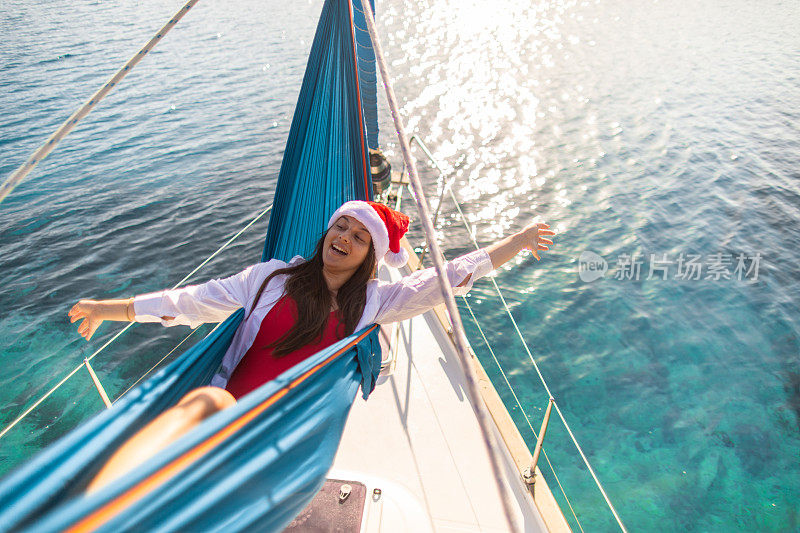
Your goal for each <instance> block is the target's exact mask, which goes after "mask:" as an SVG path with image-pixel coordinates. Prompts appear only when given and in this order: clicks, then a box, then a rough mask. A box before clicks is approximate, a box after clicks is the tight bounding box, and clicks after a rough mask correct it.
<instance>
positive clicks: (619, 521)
mask: <svg viewBox="0 0 800 533" xmlns="http://www.w3.org/2000/svg"><path fill="white" fill-rule="evenodd" d="M417 142H419V140H418V141H417ZM443 192H444V191H443ZM449 192H450V196H451V197H452V199H453V202H454V203H455V206H456V209H458V213H459V215H461V220H462V221H463V222H464V227H465V228H466V230H467V233H468V234H469V236H470V240H471V241H472V244H473V245H474V246H475V248H476V249H477V248H479V246H478V241H477V240H476V239H475V232H474V229H473V228H472V227H471V226H470V224H469V222H467V217H466V215H464V212H463V211H462V210H461V205H460V204H459V203H458V198H456V195H455V193H454V192H453V189H452V188H450V189H449ZM490 279H491V280H492V284H493V285H494V288H495V291H496V292H497V295H498V296H499V297H500V301H501V302H502V303H503V307H504V308H505V311H506V313H507V314H508V316H509V318H510V319H511V323H512V324H513V325H514V330H515V331H516V332H517V335H518V336H519V338H520V340H521V341H522V345H523V346H524V347H525V351H526V352H527V354H528V357H529V358H530V360H531V363H533V367H534V368H535V369H536V373H537V374H538V375H539V379H540V380H541V382H542V385H543V386H544V389H545V391H546V392H547V395H548V396H549V397H550V398H554V396H553V394H552V393H551V392H550V387H549V386H548V385H547V382H546V381H545V379H544V376H543V375H542V372H541V370H540V369H539V365H538V364H536V360H535V359H534V358H533V354H532V353H531V350H530V348H529V347H528V343H527V342H526V341H525V337H524V336H523V335H522V331H520V329H519V326H518V325H517V321H516V320H515V319H514V315H513V314H512V313H511V309H510V308H509V307H508V303H507V302H506V299H505V298H504V297H503V293H502V292H501V291H500V286H499V285H498V284H497V281H496V280H495V278H494V277H492V278H490ZM553 405H554V406H555V408H556V412H557V413H558V416H559V417H560V418H561V422H563V424H564V427H565V428H566V430H567V433H569V436H570V438H571V439H572V442H573V444H575V447H576V448H577V450H578V453H579V454H580V456H581V458H582V459H583V462H584V464H585V465H586V468H588V469H589V473H590V474H591V476H592V478H593V479H594V482H595V484H596V485H597V488H598V489H599V490H600V493H601V494H602V495H603V498H604V499H605V501H606V504H607V505H608V508H609V509H610V510H611V513H612V514H613V515H614V518H615V519H616V521H617V524H618V525H619V527H620V529H621V530H622V531H624V532H625V533H627V531H628V530H627V529H626V528H625V525H624V524H623V523H622V519H621V518H620V517H619V514H617V510H616V508H615V507H614V504H612V503H611V499H610V498H609V497H608V494H607V493H606V491H605V489H604V488H603V485H602V484H601V483H600V480H599V479H598V478H597V474H596V473H595V471H594V468H592V465H591V464H589V460H588V459H587V458H586V455H585V454H584V453H583V449H582V448H581V445H580V444H578V439H576V438H575V435H574V434H573V433H572V429H571V428H570V427H569V424H568V423H567V420H566V418H564V414H563V413H562V412H561V409H560V408H559V406H558V402H556V401H555V398H554V399H553ZM545 456H546V454H545ZM548 462H549V461H548ZM554 473H555V472H554Z"/></svg>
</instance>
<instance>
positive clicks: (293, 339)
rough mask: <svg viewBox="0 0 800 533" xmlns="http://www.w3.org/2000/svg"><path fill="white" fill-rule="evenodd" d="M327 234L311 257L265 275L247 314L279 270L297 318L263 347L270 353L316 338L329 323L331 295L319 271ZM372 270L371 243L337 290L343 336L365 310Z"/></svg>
mask: <svg viewBox="0 0 800 533" xmlns="http://www.w3.org/2000/svg"><path fill="white" fill-rule="evenodd" d="M328 231H330V230H328ZM327 234H328V232H327V231H326V232H325V233H324V234H323V235H322V237H321V238H320V239H319V241H317V246H316V248H315V250H314V255H313V256H311V259H309V260H308V261H304V262H302V263H300V264H298V265H295V266H290V267H286V268H280V269H278V270H276V271H275V272H273V273H272V274H270V275H269V276H267V278H266V279H265V280H264V282H263V283H262V284H261V287H259V289H258V292H257V293H256V297H255V299H254V300H253V306H252V308H251V309H250V314H253V309H255V307H256V304H257V303H258V300H259V298H261V293H263V292H264V289H265V288H266V287H267V285H268V284H269V282H270V280H272V278H274V277H275V276H279V275H281V274H289V279H287V280H286V285H285V287H284V290H283V294H284V295H288V296H289V297H290V298H292V299H293V300H294V301H295V303H296V304H297V315H298V316H297V322H296V323H295V325H294V326H293V327H292V329H290V330H289V331H287V332H286V333H285V334H284V335H283V336H282V337H281V338H279V339H278V340H277V341H275V342H273V343H272V344H269V345H267V346H265V347H264V348H273V349H274V351H273V352H272V353H273V354H274V355H276V356H278V357H280V356H283V355H286V354H289V353H292V352H293V351H295V350H297V349H299V348H302V347H303V346H305V345H306V344H311V343H312V342H319V340H320V339H321V338H322V334H323V333H324V332H325V327H326V326H327V325H328V316H329V315H330V310H331V303H332V299H331V293H330V291H329V290H328V284H327V283H326V282H325V277H324V276H323V275H322V266H323V263H322V253H323V247H324V245H325V236H326V235H327ZM374 273H375V248H374V247H373V246H372V244H370V246H369V250H367V257H365V258H364V262H363V263H361V265H360V266H359V267H358V269H357V270H356V271H355V272H354V273H353V275H352V276H350V279H348V280H347V281H346V282H345V283H344V285H342V286H341V287H340V288H339V290H338V291H337V293H336V304H337V305H338V306H339V312H340V313H341V316H342V317H343V319H344V330H345V336H347V335H350V334H352V333H353V332H354V331H355V330H356V326H357V325H358V321H359V320H360V319H361V315H362V314H363V313H364V306H365V305H366V303H367V282H368V281H369V280H370V279H372V277H373V275H374ZM249 316H250V315H248V317H249Z"/></svg>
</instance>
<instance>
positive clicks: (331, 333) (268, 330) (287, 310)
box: [225, 295, 345, 400]
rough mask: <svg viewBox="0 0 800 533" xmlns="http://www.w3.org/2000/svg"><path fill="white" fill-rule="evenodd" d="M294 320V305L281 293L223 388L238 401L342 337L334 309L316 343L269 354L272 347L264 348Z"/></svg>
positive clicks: (295, 306) (285, 330)
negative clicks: (287, 352) (320, 337)
mask: <svg viewBox="0 0 800 533" xmlns="http://www.w3.org/2000/svg"><path fill="white" fill-rule="evenodd" d="M296 321H297V304H296V303H295V301H294V300H293V299H292V298H290V297H289V296H287V295H284V296H282V297H281V299H280V300H278V301H277V302H276V303H275V305H274V306H272V309H270V310H269V313H267V316H265V317H264V318H263V319H262V320H261V326H260V328H259V330H258V334H257V335H256V338H255V340H254V341H253V344H252V345H251V346H250V348H249V349H248V350H247V353H246V354H244V357H243V358H242V360H241V361H239V364H238V365H237V366H236V368H235V369H234V371H233V375H231V379H230V380H228V385H227V386H226V387H225V388H226V389H227V390H228V392H230V393H231V394H233V396H234V397H235V398H236V399H237V400H238V399H239V398H241V397H242V396H244V395H245V394H247V393H248V392H250V391H253V390H255V389H257V388H258V387H260V386H261V385H263V384H264V383H266V382H267V381H270V380H271V379H275V378H276V377H278V376H279V375H281V374H282V373H283V372H284V371H286V370H288V369H289V368H291V367H293V366H294V365H296V364H297V363H299V362H300V361H303V360H304V359H306V358H307V357H310V356H311V355H313V354H315V353H317V352H318V351H320V350H322V349H323V348H327V347H328V346H330V345H331V344H333V343H334V342H336V341H338V340H341V339H343V338H344V337H345V335H344V322H343V321H342V320H341V316H340V314H339V313H338V312H337V311H331V314H330V315H328V323H327V324H326V325H325V330H324V331H323V333H322V339H321V340H320V341H319V342H316V343H312V344H306V345H305V346H303V347H302V348H300V349H299V350H296V351H294V352H292V353H290V354H286V355H284V356H283V357H275V356H274V355H273V354H272V352H273V349H272V348H264V346H266V345H268V344H271V343H273V342H275V341H276V340H278V339H279V338H281V337H282V336H283V335H284V333H286V332H287V331H289V329H290V328H291V327H292V326H293V325H294V323H295V322H296Z"/></svg>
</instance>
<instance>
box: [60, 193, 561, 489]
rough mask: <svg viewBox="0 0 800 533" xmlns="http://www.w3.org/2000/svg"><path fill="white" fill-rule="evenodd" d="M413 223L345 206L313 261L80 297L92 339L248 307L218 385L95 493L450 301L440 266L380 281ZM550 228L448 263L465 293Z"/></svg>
mask: <svg viewBox="0 0 800 533" xmlns="http://www.w3.org/2000/svg"><path fill="white" fill-rule="evenodd" d="M408 222H409V219H408V217H407V216H406V215H404V214H402V213H399V212H397V211H394V210H392V209H390V208H389V207H386V206H385V205H382V204H377V203H374V202H362V201H353V202H346V203H345V204H343V205H342V206H341V207H340V208H339V209H337V210H336V212H335V213H334V214H333V215H332V216H331V218H330V220H329V221H328V229H327V231H326V232H325V234H324V235H323V237H322V238H321V239H320V240H319V242H318V243H317V246H316V250H315V252H314V255H313V256H312V257H311V258H310V259H309V260H307V261H306V260H305V259H303V258H302V257H300V256H296V257H294V258H293V259H292V260H291V261H290V262H289V263H288V264H287V263H285V262H283V261H280V260H277V259H273V260H271V261H268V262H265V263H257V264H255V265H252V266H250V267H248V268H247V269H245V270H244V271H242V272H240V273H239V274H236V275H234V276H231V277H229V278H225V279H215V280H211V281H209V282H207V283H204V284H201V285H193V286H187V287H182V288H180V289H175V290H170V291H162V292H156V293H150V294H144V295H140V296H136V297H134V298H130V299H128V300H103V301H93V300H81V301H80V302H78V303H77V304H75V306H74V307H73V308H72V309H71V310H70V311H69V317H70V321H71V322H75V321H76V320H79V319H84V320H83V322H82V323H81V324H80V326H79V327H78V332H79V333H80V334H81V335H83V336H84V337H86V339H87V340H89V339H91V337H92V335H93V334H94V332H95V331H96V330H97V328H98V326H99V325H100V324H101V323H102V322H103V321H104V320H118V321H136V322H161V323H162V324H163V325H164V326H168V327H169V326H176V325H189V326H191V327H193V328H194V327H197V326H198V325H200V324H201V323H204V322H221V321H222V320H224V319H225V318H227V317H228V316H229V315H230V314H231V313H233V312H234V311H235V310H237V309H239V308H240V307H243V308H244V309H245V313H246V318H245V319H244V321H243V322H242V324H241V325H240V326H239V328H238V329H237V331H236V333H235V335H234V337H233V340H232V342H231V345H230V347H229V348H228V351H227V352H226V354H225V356H224V357H223V360H222V365H221V369H220V371H219V372H218V373H217V374H216V375H215V376H214V378H213V379H212V381H211V386H210V387H202V388H199V389H195V390H194V391H192V392H190V393H189V394H187V395H186V396H184V398H182V399H181V401H180V402H178V404H177V405H176V406H175V407H173V408H171V409H169V410H167V411H165V412H164V413H162V414H161V415H159V416H158V417H156V418H155V419H154V420H153V421H152V422H150V424H148V425H147V426H145V427H144V428H142V429H141V430H140V431H139V432H138V433H136V434H135V435H134V436H133V437H131V439H129V440H128V441H127V442H126V443H125V444H123V445H122V446H121V447H120V449H119V450H117V452H115V454H114V455H113V456H112V457H111V459H109V461H108V462H107V463H106V464H105V466H104V467H103V468H102V469H101V471H100V472H99V473H98V475H97V476H96V477H95V478H94V480H93V481H92V483H91V484H90V486H89V490H90V491H93V490H96V489H97V488H99V487H100V486H102V485H105V484H106V483H108V482H110V481H111V480H113V479H114V478H116V477H118V476H120V475H122V474H123V473H124V472H126V471H129V470H130V469H131V468H132V467H133V466H135V465H137V464H140V463H141V462H143V461H144V460H145V459H147V458H148V457H150V456H152V455H154V454H155V453H157V452H158V451H159V450H161V449H163V448H164V447H166V446H167V445H168V444H169V443H171V442H173V441H175V440H176V439H178V438H179V437H180V436H181V435H183V434H184V433H186V432H187V431H189V430H190V429H191V428H192V427H194V426H195V425H196V424H197V423H199V422H200V421H202V420H203V419H205V418H207V417H208V416H210V415H212V414H213V413H215V412H217V411H219V410H220V409H224V408H226V407H228V406H230V405H232V404H233V403H235V402H236V399H237V398H239V397H241V396H243V395H244V394H247V393H248V392H250V391H251V390H254V389H256V388H258V387H259V386H260V385H261V384H263V383H266V382H267V381H269V380H271V379H273V378H275V377H277V376H278V375H280V374H281V373H282V372H284V371H285V370H287V369H288V368H290V367H291V366H293V365H295V364H297V363H298V362H300V361H302V360H303V359H305V358H306V357H309V356H310V355H312V354H314V353H316V352H318V351H319V350H322V349H323V348H325V347H327V346H329V345H331V344H333V343H334V342H336V341H337V340H340V339H343V338H344V337H346V336H348V335H350V334H352V333H353V332H355V331H357V330H359V329H361V328H363V327H366V326H367V325H369V324H372V323H378V324H387V323H392V322H397V321H400V320H405V319H407V318H411V317H413V316H416V315H418V314H420V313H423V312H425V311H427V310H428V309H430V308H432V307H433V306H434V305H436V304H438V303H440V302H441V301H442V296H441V291H440V289H439V286H438V281H437V279H436V276H437V275H436V272H435V270H434V269H433V268H428V269H425V270H419V271H417V272H415V273H413V274H411V275H410V276H406V277H404V278H402V279H401V280H400V281H397V282H393V283H387V282H383V281H379V280H376V279H374V275H375V270H376V267H377V264H378V261H379V259H381V258H382V259H384V260H385V261H386V262H387V263H388V264H389V265H391V266H396V267H399V266H402V265H403V264H405V262H406V260H407V258H408V254H407V253H406V251H405V250H403V249H402V248H401V247H400V238H401V237H402V236H403V235H404V234H405V232H406V231H407V230H408ZM548 228H549V226H548V225H547V224H530V225H528V226H527V227H526V228H525V229H523V230H522V231H520V232H518V233H515V234H513V235H511V236H509V237H506V238H505V239H503V240H501V241H499V242H497V243H495V244H492V245H490V246H488V247H486V248H484V249H481V250H476V251H474V252H471V253H468V254H466V255H463V256H461V257H458V258H456V259H454V260H453V261H451V262H449V263H448V264H447V266H446V272H447V276H448V279H449V282H450V284H451V286H453V287H454V290H455V292H456V294H464V293H466V292H468V291H469V289H470V288H471V287H472V283H473V281H474V280H475V279H477V278H480V277H482V276H485V275H486V274H488V273H489V272H491V271H492V270H493V269H495V268H498V267H499V266H500V265H502V264H504V263H506V262H507V261H509V260H510V259H511V258H512V257H514V256H515V255H516V254H517V253H519V252H520V251H521V250H523V249H528V250H531V251H532V252H533V255H534V256H535V257H536V259H537V261H538V260H539V259H540V258H539V253H538V251H539V250H548V249H549V248H548V246H546V245H548V244H553V242H552V241H551V240H549V239H547V238H544V237H543V236H544V235H555V233H554V232H553V231H551V230H550V229H548Z"/></svg>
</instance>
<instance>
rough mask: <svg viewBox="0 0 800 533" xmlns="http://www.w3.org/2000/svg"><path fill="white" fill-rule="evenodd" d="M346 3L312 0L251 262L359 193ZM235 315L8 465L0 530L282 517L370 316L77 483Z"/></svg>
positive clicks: (312, 487) (357, 50) (364, 342)
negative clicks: (270, 202) (153, 450)
mask: <svg viewBox="0 0 800 533" xmlns="http://www.w3.org/2000/svg"><path fill="white" fill-rule="evenodd" d="M352 1H353V5H352V8H351V5H350V4H349V2H348V0H326V1H325V4H324V6H323V9H322V15H321V17H320V20H319V24H318V26H317V31H316V35H315V38H314V43H313V46H312V49H311V53H310V57H309V61H308V66H307V68H306V74H305V77H304V79H303V85H302V89H301V91H300V97H299V99H298V103H297V108H296V110H295V114H294V118H293V121H292V127H291V131H290V134H289V139H288V142H287V146H286V151H285V153H284V159H283V163H282V165H281V170H280V174H279V178H278V186H277V190H276V193H275V199H274V206H273V210H272V215H271V218H270V224H269V230H268V233H267V238H266V243H265V247H264V253H263V256H262V260H266V259H269V258H272V257H277V258H281V259H288V258H290V257H292V256H294V255H297V254H301V255H306V254H308V253H309V251H310V250H311V249H312V248H313V245H314V243H315V242H316V240H317V239H318V238H319V236H320V235H321V234H322V232H323V231H324V228H325V224H326V222H327V220H328V218H329V217H330V215H331V213H333V211H334V210H335V209H336V208H337V207H338V206H339V205H341V203H343V202H344V201H347V200H355V199H368V198H371V195H372V192H371V183H370V174H369V166H368V164H367V146H368V140H367V131H370V132H374V135H375V138H376V139H377V120H376V119H375V120H374V121H373V119H372V118H369V117H376V115H374V114H372V111H374V110H370V111H365V109H364V106H365V103H364V102H362V100H361V94H360V88H361V87H360V86H359V83H360V82H359V78H358V74H357V72H358V71H359V70H362V71H363V68H364V67H362V65H364V64H367V63H368V58H369V55H370V53H371V47H370V46H369V43H368V42H366V43H365V42H364V41H363V36H360V37H358V45H357V44H356V40H357V37H356V32H357V29H356V28H355V26H354V21H353V17H354V15H355V16H358V14H359V13H361V4H360V0H352ZM361 17H362V19H363V14H362V15H361ZM361 27H362V28H363V24H362V25H361ZM368 48H369V49H370V50H367V49H368ZM357 54H358V57H357ZM364 54H366V58H367V60H366V61H367V63H365V60H364V59H363V58H362V56H363V55H364ZM367 68H368V67H367ZM373 71H374V67H373ZM369 106H374V101H373V102H372V103H370V104H369ZM365 117H367V118H365ZM367 122H370V123H371V124H372V125H371V126H370V127H369V128H367V126H366V123H367ZM372 122H374V123H372ZM243 316H244V310H241V309H240V310H238V311H236V312H235V313H233V314H232V315H231V316H230V317H228V319H227V320H225V321H224V322H223V323H221V324H220V325H219V326H217V327H216V328H215V329H214V330H213V331H212V332H211V333H210V334H209V335H208V336H207V337H206V338H205V339H203V340H202V341H201V342H200V343H198V344H197V345H195V346H193V347H192V348H191V349H190V350H188V351H187V352H186V353H184V354H183V355H182V356H180V357H179V358H178V359H177V360H176V361H175V362H173V363H172V364H170V365H169V366H167V367H166V368H164V369H162V370H161V371H159V372H158V373H157V374H156V375H154V376H153V377H152V378H150V379H148V380H147V381H145V382H144V383H142V384H141V385H139V386H138V387H137V388H135V389H133V390H131V391H130V392H129V393H128V394H126V395H125V396H124V397H123V398H121V399H120V400H119V401H117V402H116V403H115V404H114V405H113V406H112V407H111V408H110V409H107V410H105V411H103V412H101V413H99V414H97V415H96V416H94V417H93V418H91V419H90V420H88V421H87V422H86V423H84V424H83V425H81V426H80V427H79V428H77V429H76V430H74V431H72V432H71V433H69V434H68V435H66V436H65V437H63V438H62V439H60V440H59V441H57V442H55V443H54V444H52V445H51V446H49V447H48V448H46V449H45V450H43V451H42V452H41V453H39V454H38V455H37V456H36V457H35V458H33V459H32V460H31V461H29V462H28V463H26V464H25V465H23V466H22V467H21V468H20V469H18V470H16V471H15V472H13V473H12V474H10V475H8V476H7V477H6V478H5V479H4V480H3V481H2V483H0V530H2V531H11V530H15V531H16V530H32V531H63V530H67V529H72V528H74V529H72V530H75V531H80V530H100V531H114V532H119V531H128V530H131V531H132V530H146V531H162V530H163V531H167V530H169V531H176V530H184V531H186V530H191V531H196V530H219V531H223V530H224V531H279V530H281V529H282V528H283V527H285V526H286V525H287V524H288V523H289V522H290V521H291V520H292V518H293V517H294V516H296V515H297V513H299V512H300V511H301V510H302V509H303V508H304V507H305V506H306V505H307V504H308V502H309V501H310V500H311V499H312V498H313V496H314V495H315V494H316V492H317V491H318V490H319V488H320V487H321V486H322V484H323V483H324V480H325V474H326V473H327V471H328V469H329V468H330V465H331V464H332V462H333V458H334V455H335V453H336V449H337V447H338V444H339V441H340V439H341V435H342V432H343V430H344V424H345V421H346V418H347V414H348V412H349V409H350V406H351V405H352V402H353V400H354V398H355V395H356V392H357V389H358V387H359V385H360V386H361V389H362V394H363V397H364V398H366V397H367V396H368V395H369V393H370V392H371V391H372V389H373V388H374V386H375V380H376V378H377V375H378V372H379V371H380V347H379V343H378V331H379V328H378V326H376V325H373V326H370V327H368V328H365V329H364V330H362V331H360V332H356V333H355V334H353V335H352V336H350V337H348V338H346V339H343V340H342V341H340V342H338V343H337V344H335V345H333V346H330V347H329V348H327V349H325V350H323V351H321V352H319V353H317V354H315V355H314V356H312V357H310V358H308V359H307V360H306V361H304V362H303V363H301V364H299V365H296V366H295V367H293V368H291V369H289V370H288V371H286V372H285V373H283V374H282V375H281V376H279V377H278V378H276V379H275V380H273V381H271V382H269V383H266V384H264V385H263V386H261V387H260V388H259V389H257V390H255V391H253V392H252V393H250V394H248V395H247V396H245V397H244V398H241V399H240V401H239V402H238V403H237V404H236V405H235V406H233V407H230V408H228V409H225V410H223V411H220V412H219V413H216V414H215V415H214V416H212V417H209V418H208V419H206V420H205V421H203V423H202V424H200V425H199V426H198V427H197V428H195V429H194V430H192V431H191V432H189V433H188V434H186V435H184V436H183V437H182V438H181V439H180V440H178V441H176V442H175V443H174V444H173V445H171V446H170V447H169V448H168V449H167V450H165V451H164V452H163V453H161V454H159V455H158V456H156V457H153V458H151V459H150V460H148V461H147V462H145V463H144V464H143V465H141V466H140V467H137V468H136V469H135V470H134V471H133V472H131V473H129V474H127V475H126V476H124V477H123V478H121V479H119V480H117V481H115V482H112V483H111V484H109V485H107V486H106V487H104V488H103V489H102V490H101V491H98V492H97V493H94V494H92V495H86V494H85V492H84V490H85V487H86V485H87V484H88V482H89V481H90V480H91V479H92V478H93V477H94V475H95V474H96V473H97V471H98V470H99V468H100V467H101V466H102V464H103V463H104V462H105V461H106V460H107V459H108V457H109V456H110V455H111V454H112V453H113V451H114V450H115V449H116V448H117V447H118V446H119V445H121V444H122V443H123V442H124V441H125V440H127V439H128V438H129V437H130V436H132V435H133V434H134V433H135V432H136V431H138V430H139V429H140V428H142V427H143V426H144V425H146V424H147V423H148V422H150V421H151V420H152V419H154V418H155V417H156V416H158V415H159V414H160V413H161V412H163V411H164V410H165V409H167V408H169V407H170V406H172V405H174V404H175V403H176V402H177V401H178V400H179V399H180V398H181V397H182V396H183V395H185V394H186V393H187V392H189V391H190V390H192V389H194V388H196V387H198V386H202V385H207V384H208V383H209V382H210V380H211V377H212V376H213V374H214V373H215V372H216V370H217V368H218V367H219V364H220V362H221V360H222V356H223V355H224V354H225V352H226V350H227V349H228V346H229V345H230V342H231V339H232V338H233V335H234V333H235V332H236V329H237V328H238V326H239V324H240V323H241V321H242V319H243Z"/></svg>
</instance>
